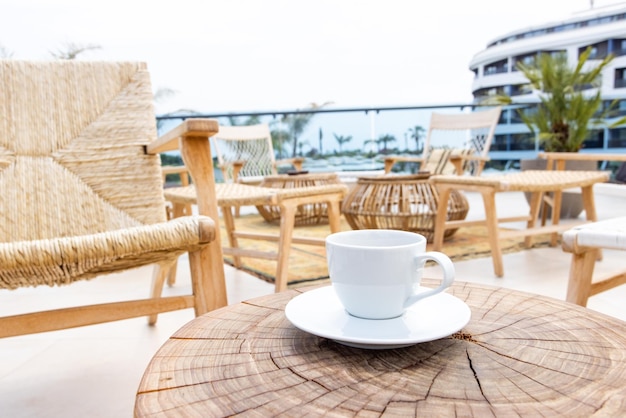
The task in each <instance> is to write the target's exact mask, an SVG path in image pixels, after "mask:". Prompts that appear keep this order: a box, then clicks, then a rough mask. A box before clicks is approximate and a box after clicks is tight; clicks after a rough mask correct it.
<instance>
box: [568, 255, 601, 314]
mask: <svg viewBox="0 0 626 418" xmlns="http://www.w3.org/2000/svg"><path fill="white" fill-rule="evenodd" d="M597 253H598V250H596V249H590V250H588V251H584V252H583V253H580V254H576V253H575V254H572V263H571V265H570V271H569V282H568V284H567V298H566V300H567V301H568V302H571V303H575V304H577V305H580V306H587V299H589V295H590V294H591V279H592V277H593V269H594V267H595V263H596V258H597V256H598V254H597Z"/></svg>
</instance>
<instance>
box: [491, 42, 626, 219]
mask: <svg viewBox="0 0 626 418" xmlns="http://www.w3.org/2000/svg"><path fill="white" fill-rule="evenodd" d="M591 53H592V49H591V48H587V49H586V50H585V51H584V52H583V53H581V54H580V56H579V58H578V62H577V63H576V65H575V66H573V67H572V66H570V65H569V63H568V60H567V55H566V54H565V53H561V52H559V53H541V54H539V55H538V56H537V57H536V59H535V60H534V62H533V63H531V64H523V63H518V65H517V68H518V70H519V71H520V72H521V73H522V74H523V75H524V76H525V77H526V78H527V79H528V87H529V88H530V89H532V90H534V91H537V92H538V94H539V103H538V104H537V106H536V107H532V108H521V109H518V114H519V116H520V118H521V120H522V121H523V122H524V123H525V124H526V126H528V128H529V129H530V131H531V132H532V133H534V134H538V135H539V141H540V144H541V146H542V147H543V149H544V150H545V151H546V152H578V151H580V150H581V149H582V148H583V146H584V142H585V140H587V139H588V138H589V134H590V130H591V129H592V127H594V126H602V125H606V120H607V118H609V117H611V114H612V112H613V111H614V108H615V106H616V104H617V102H616V101H614V102H613V103H611V104H610V105H609V106H606V107H603V106H602V103H603V100H602V96H601V94H600V89H599V88H598V87H599V86H600V84H601V78H602V70H603V69H604V68H605V67H606V66H607V65H608V64H609V63H610V62H611V61H612V60H613V56H612V55H608V56H607V57H605V58H604V59H602V60H601V61H599V62H598V63H595V65H592V63H591V62H588V60H589V57H590V55H591ZM497 101H498V102H499V103H505V104H513V100H512V99H511V97H510V96H499V97H498V98H497ZM625 122H626V118H621V119H619V120H618V121H616V122H613V123H611V124H610V126H611V127H612V126H616V125H620V124H623V123H625ZM520 164H521V166H522V169H541V168H545V164H546V161H545V160H522V161H521V162H520ZM566 168H567V169H583V170H589V169H596V168H597V166H596V163H595V162H594V161H568V164H567V166H566ZM566 199H568V200H570V202H569V203H568V202H566ZM581 212H582V202H581V199H580V196H579V195H578V196H575V195H574V196H572V197H571V198H567V196H565V195H564V202H563V208H562V212H561V216H562V217H563V218H567V217H574V218H575V217H578V215H579V214H580V213H581Z"/></svg>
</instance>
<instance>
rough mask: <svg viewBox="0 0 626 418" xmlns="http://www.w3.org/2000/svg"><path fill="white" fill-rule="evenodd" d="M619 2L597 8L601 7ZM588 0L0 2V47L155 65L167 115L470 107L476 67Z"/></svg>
mask: <svg viewBox="0 0 626 418" xmlns="http://www.w3.org/2000/svg"><path fill="white" fill-rule="evenodd" d="M617 2H618V1H616V0H606V1H602V0H595V2H594V7H595V8H599V7H602V6H606V5H610V4H615V3H617ZM590 3H591V2H590V1H589V0H518V1H511V0H475V1H470V0H434V1H428V2H427V1H424V0H384V1H382V0H378V1H372V0H316V1H306V2H304V1H298V0H292V1H288V0H221V1H216V0H170V1H162V0H152V1H148V0H141V1H135V0H125V1H120V0H89V1H85V0H56V1H55V0H0V45H1V46H3V47H4V49H5V50H7V51H10V52H12V53H13V56H12V58H16V59H50V58H51V54H50V51H55V50H59V49H64V46H65V45H67V44H68V43H75V44H82V45H88V44H94V45H99V46H100V49H97V50H94V51H89V52H87V53H85V54H83V55H81V56H80V58H81V59H90V60H98V59H105V60H132V61H145V62H147V63H148V68H149V70H150V74H151V78H152V84H153V89H154V90H155V91H156V90H158V89H169V90H171V91H173V92H174V93H173V94H172V95H170V96H169V97H167V98H166V99H164V100H159V101H158V102H157V103H156V104H155V105H156V112H157V114H163V113H167V112H172V111H176V110H179V109H191V110H195V111H198V112H203V113H217V112H220V113H222V112H225V113H228V112H251V111H261V110H289V109H302V108H305V107H307V106H309V105H310V104H311V103H317V104H323V103H329V104H328V105H327V107H337V108H346V107H370V106H410V105H432V104H443V103H469V102H471V99H472V96H471V84H472V79H473V73H472V72H470V71H469V69H468V65H469V62H470V60H471V59H472V57H473V56H474V55H475V54H476V53H478V52H480V51H481V50H483V49H484V48H485V47H486V45H487V43H488V42H489V41H491V40H493V39H494V38H496V37H499V36H501V35H503V34H506V33H507V32H509V31H512V30H516V29H520V28H524V27H527V26H531V25H533V24H538V23H544V22H546V21H552V20H561V19H563V18H567V17H570V16H571V15H572V14H573V13H575V12H579V11H583V10H587V9H589V8H590Z"/></svg>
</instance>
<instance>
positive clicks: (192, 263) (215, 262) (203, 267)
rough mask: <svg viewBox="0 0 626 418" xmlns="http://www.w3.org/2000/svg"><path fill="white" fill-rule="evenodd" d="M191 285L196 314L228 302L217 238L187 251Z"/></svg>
mask: <svg viewBox="0 0 626 418" xmlns="http://www.w3.org/2000/svg"><path fill="white" fill-rule="evenodd" d="M189 270H190V271H191V287H192V290H193V295H194V310H195V314H196V316H199V315H202V314H204V313H207V312H209V311H212V310H214V309H218V308H222V307H224V306H226V305H227V304H228V299H227V296H226V281H225V279H224V264H223V262H222V249H221V243H220V242H219V240H215V241H213V242H212V243H211V244H209V245H207V246H206V247H204V248H202V249H200V250H198V251H192V252H190V253H189Z"/></svg>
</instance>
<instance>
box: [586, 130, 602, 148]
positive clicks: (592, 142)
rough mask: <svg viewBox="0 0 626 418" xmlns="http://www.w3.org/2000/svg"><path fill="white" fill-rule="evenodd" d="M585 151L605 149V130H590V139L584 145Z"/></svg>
mask: <svg viewBox="0 0 626 418" xmlns="http://www.w3.org/2000/svg"><path fill="white" fill-rule="evenodd" d="M583 147H584V148H585V149H593V148H604V129H590V130H589V139H587V140H585V142H584V143H583Z"/></svg>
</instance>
